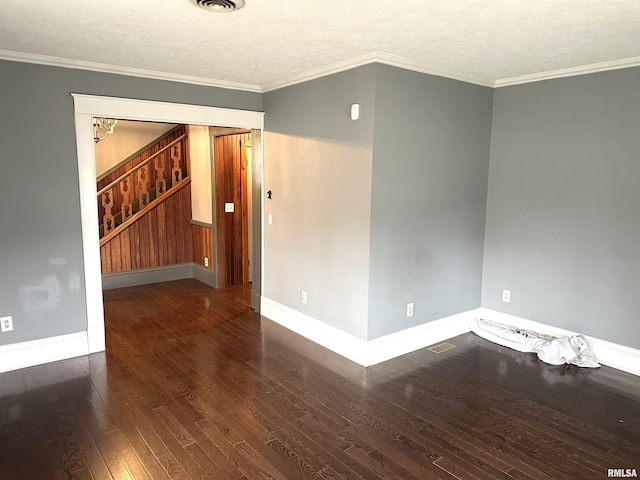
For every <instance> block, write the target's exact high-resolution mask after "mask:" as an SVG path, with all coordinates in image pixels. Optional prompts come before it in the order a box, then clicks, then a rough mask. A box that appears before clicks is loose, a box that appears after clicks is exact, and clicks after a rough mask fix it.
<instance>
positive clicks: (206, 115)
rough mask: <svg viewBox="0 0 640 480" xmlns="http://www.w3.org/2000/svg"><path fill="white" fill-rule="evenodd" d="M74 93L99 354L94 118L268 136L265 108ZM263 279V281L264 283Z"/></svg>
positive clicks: (91, 347) (92, 337)
mask: <svg viewBox="0 0 640 480" xmlns="http://www.w3.org/2000/svg"><path fill="white" fill-rule="evenodd" d="M71 96H72V97H73V105H74V117H75V128H76V149H77V159H78V177H79V178H78V182H79V193H80V217H81V223H82V255H83V260H84V272H83V273H84V289H85V299H86V305H87V344H88V351H89V353H94V352H100V351H103V350H104V349H105V330H104V307H103V302H102V272H101V268H100V246H99V234H98V212H97V209H96V195H97V190H96V163H95V153H94V141H93V117H109V118H118V119H123V120H142V121H155V122H168V123H181V124H185V125H207V126H212V125H213V126H225V127H243V128H250V129H252V130H254V131H259V133H260V136H262V131H263V130H264V112H254V111H248V110H235V109H228V108H219V107H206V106H201V105H190V104H180V103H168V102H155V101H149V100H136V99H130V98H117V97H102V96H96V95H84V94H77V93H72V94H71ZM254 161H258V162H259V165H260V166H261V165H262V161H263V158H262V152H260V157H259V158H256V159H255V160H254ZM260 171H262V168H260ZM254 178H255V177H254ZM254 185H255V184H254ZM260 191H262V178H261V179H260ZM260 203H261V202H260ZM253 208H254V214H257V215H260V219H262V212H261V210H262V206H261V205H260V204H259V205H255V204H254V206H253ZM256 208H257V211H256ZM260 221H262V220H260ZM257 238H259V239H260V248H262V244H263V241H262V233H260V234H259V236H258V237H257ZM261 263H262V262H256V264H255V265H254V266H253V268H254V269H255V270H254V278H256V276H257V277H258V278H260V279H262V265H261ZM256 270H257V272H256ZM260 283H261V284H262V282H260ZM260 290H262V289H260ZM260 293H261V292H260ZM260 293H259V294H260Z"/></svg>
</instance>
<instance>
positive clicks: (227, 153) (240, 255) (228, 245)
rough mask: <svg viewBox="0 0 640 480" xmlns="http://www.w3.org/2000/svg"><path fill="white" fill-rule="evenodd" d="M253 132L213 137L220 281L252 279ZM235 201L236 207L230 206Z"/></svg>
mask: <svg viewBox="0 0 640 480" xmlns="http://www.w3.org/2000/svg"><path fill="white" fill-rule="evenodd" d="M250 141H251V134H250V133H246V134H234V135H224V136H217V137H216V138H215V141H214V163H215V178H216V180H215V184H216V226H217V231H218V238H217V245H218V285H219V286H221V287H225V286H231V285H246V284H247V283H248V282H249V260H248V259H249V248H248V244H249V243H248V216H247V215H248V205H247V154H246V147H247V145H248V144H249V142H250ZM229 205H233V211H228V209H227V208H225V207H227V206H229Z"/></svg>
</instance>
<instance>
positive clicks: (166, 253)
mask: <svg viewBox="0 0 640 480" xmlns="http://www.w3.org/2000/svg"><path fill="white" fill-rule="evenodd" d="M191 232H192V230H191V184H190V180H187V181H186V182H185V184H184V185H181V186H178V187H176V190H175V193H172V192H169V193H168V194H167V196H166V199H165V200H161V201H158V203H157V204H156V206H155V207H154V208H151V209H150V210H149V211H148V212H147V213H145V214H144V215H142V216H141V217H140V218H139V219H138V220H137V221H135V222H133V223H132V224H131V225H129V226H128V227H125V228H124V229H123V231H122V232H121V233H119V234H118V235H116V236H114V237H113V238H112V239H110V240H109V241H108V242H106V243H105V244H104V245H102V246H101V247H100V260H101V262H102V273H113V272H122V271H127V270H135V269H139V268H151V267H161V266H164V265H178V264H181V263H190V262H191V261H192V259H193V247H192V233H191Z"/></svg>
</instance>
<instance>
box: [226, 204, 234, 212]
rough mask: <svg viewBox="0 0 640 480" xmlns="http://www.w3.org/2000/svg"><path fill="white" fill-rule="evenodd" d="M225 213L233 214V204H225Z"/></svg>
mask: <svg viewBox="0 0 640 480" xmlns="http://www.w3.org/2000/svg"><path fill="white" fill-rule="evenodd" d="M224 211H225V212H233V203H225V204H224Z"/></svg>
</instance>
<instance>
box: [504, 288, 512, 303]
mask: <svg viewBox="0 0 640 480" xmlns="http://www.w3.org/2000/svg"><path fill="white" fill-rule="evenodd" d="M502 301H503V302H504V303H509V302H510V301H511V290H502Z"/></svg>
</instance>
